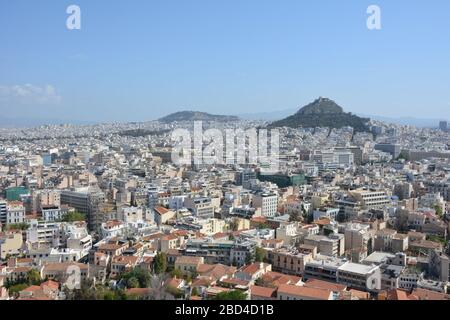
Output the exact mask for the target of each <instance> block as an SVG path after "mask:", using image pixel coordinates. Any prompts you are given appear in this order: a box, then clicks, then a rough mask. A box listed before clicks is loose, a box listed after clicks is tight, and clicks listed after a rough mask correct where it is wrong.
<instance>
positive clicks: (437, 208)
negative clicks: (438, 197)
mask: <svg viewBox="0 0 450 320" xmlns="http://www.w3.org/2000/svg"><path fill="white" fill-rule="evenodd" d="M434 210H436V215H437V216H438V217H440V218H442V217H443V216H444V211H443V210H442V207H441V206H440V205H435V206H434Z"/></svg>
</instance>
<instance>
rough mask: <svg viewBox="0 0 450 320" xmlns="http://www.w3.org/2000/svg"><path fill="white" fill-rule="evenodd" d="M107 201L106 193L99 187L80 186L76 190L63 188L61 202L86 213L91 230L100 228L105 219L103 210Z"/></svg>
mask: <svg viewBox="0 0 450 320" xmlns="http://www.w3.org/2000/svg"><path fill="white" fill-rule="evenodd" d="M104 203H105V194H104V193H103V192H102V191H101V190H100V189H98V188H92V187H87V188H79V189H75V190H63V191H62V192H61V204H66V205H68V206H70V207H73V208H75V209H76V210H78V211H79V212H81V213H84V214H86V217H87V222H88V227H89V229H90V230H93V231H94V230H98V229H99V228H100V226H101V224H102V223H103V222H104V221H103V217H102V216H103V215H102V212H101V209H102V204H104Z"/></svg>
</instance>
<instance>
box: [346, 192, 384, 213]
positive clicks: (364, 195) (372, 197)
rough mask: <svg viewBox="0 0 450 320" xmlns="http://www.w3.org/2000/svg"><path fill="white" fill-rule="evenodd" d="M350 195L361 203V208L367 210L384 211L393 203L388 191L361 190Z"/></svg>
mask: <svg viewBox="0 0 450 320" xmlns="http://www.w3.org/2000/svg"><path fill="white" fill-rule="evenodd" d="M350 193H351V195H352V196H353V197H354V198H355V199H356V200H357V201H359V202H360V204H361V207H362V208H363V209H366V210H370V209H382V208H384V207H386V206H387V205H389V204H390V202H391V201H390V200H389V197H388V195H387V193H386V191H372V190H364V189H359V190H355V191H352V192H350Z"/></svg>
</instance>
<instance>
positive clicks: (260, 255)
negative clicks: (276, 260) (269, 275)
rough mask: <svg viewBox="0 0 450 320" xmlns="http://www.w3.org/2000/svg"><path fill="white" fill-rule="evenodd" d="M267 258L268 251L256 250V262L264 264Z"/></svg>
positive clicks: (257, 248) (258, 248)
mask: <svg viewBox="0 0 450 320" xmlns="http://www.w3.org/2000/svg"><path fill="white" fill-rule="evenodd" d="M265 257H266V251H265V250H264V249H263V248H260V247H256V249H255V261H256V262H263V261H264V258H265Z"/></svg>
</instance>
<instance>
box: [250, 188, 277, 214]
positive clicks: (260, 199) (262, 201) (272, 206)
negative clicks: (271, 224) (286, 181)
mask: <svg viewBox="0 0 450 320" xmlns="http://www.w3.org/2000/svg"><path fill="white" fill-rule="evenodd" d="M253 207H254V208H261V215H262V216H264V217H267V218H272V217H275V215H276V214H277V212H278V196H277V195H276V194H275V193H264V192H263V193H257V194H255V195H254V196H253Z"/></svg>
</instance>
